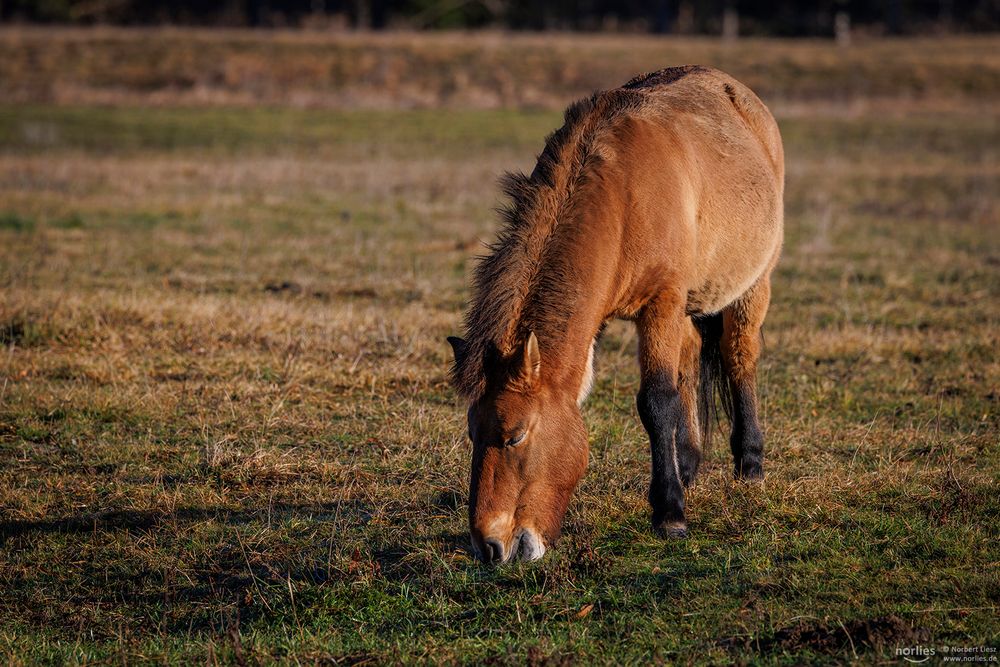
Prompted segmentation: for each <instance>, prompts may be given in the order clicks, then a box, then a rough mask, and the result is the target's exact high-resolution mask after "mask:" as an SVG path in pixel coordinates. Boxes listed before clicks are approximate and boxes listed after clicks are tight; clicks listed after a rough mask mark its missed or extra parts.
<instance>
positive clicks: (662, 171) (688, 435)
mask: <svg viewBox="0 0 1000 667" xmlns="http://www.w3.org/2000/svg"><path fill="white" fill-rule="evenodd" d="M783 184H784V157H783V154H782V146H781V137H780V135H779V133H778V128H777V125H776V124H775V122H774V119H773V117H772V116H771V114H770V113H769V112H768V110H767V108H766V107H765V106H764V104H763V103H762V102H761V101H760V100H759V99H758V98H757V97H756V95H754V94H753V93H752V92H751V91H750V90H749V89H748V88H746V87H745V86H743V85H742V84H740V83H739V82H737V81H735V80H734V79H732V78H731V77H729V76H727V75H726V74H723V73H722V72H719V71H717V70H714V69H711V68H707V67H696V66H689V67H676V68H670V69H665V70H661V71H659V72H655V73H653V74H647V75H644V76H640V77H637V78H635V79H633V80H632V81H629V82H628V83H627V84H625V85H624V86H622V87H621V88H616V89H614V90H610V91H606V92H602V93H598V94H595V95H594V96H592V97H590V98H589V99H586V100H583V101H580V102H577V103H576V104H574V105H572V106H571V107H569V109H567V111H566V116H565V124H564V125H563V126H562V128H560V129H559V130H557V131H556V132H555V133H553V134H552V135H551V136H550V137H548V139H547V141H546V144H545V149H544V151H543V152H542V154H541V156H540V157H539V158H538V163H537V165H536V166H535V169H534V171H533V172H532V173H531V176H525V175H523V174H513V175H510V174H509V175H507V176H505V179H504V190H505V192H506V194H507V195H509V197H510V199H511V203H510V204H509V206H508V207H507V209H506V210H505V212H504V218H505V225H504V227H503V229H502V230H501V232H500V235H499V238H498V239H497V241H496V242H495V243H494V244H493V245H492V246H491V248H490V249H491V252H490V254H489V255H488V256H487V257H484V258H482V260H481V262H480V263H479V265H478V268H477V269H476V272H475V280H474V285H473V298H472V302H471V304H470V308H469V311H468V313H467V315H466V318H465V330H466V337H465V339H464V340H463V339H461V338H449V339H448V340H449V342H450V343H451V345H452V348H453V350H454V353H455V365H454V367H453V369H452V379H453V382H454V385H455V386H456V388H457V389H458V391H459V392H460V393H461V394H462V395H463V396H464V397H465V398H466V399H467V400H468V401H469V411H468V420H469V437H470V438H471V440H472V445H473V454H472V479H471V489H470V493H469V522H470V525H471V533H472V543H473V547H474V549H475V550H476V552H477V554H478V555H479V556H480V557H481V558H482V559H483V560H485V561H491V562H495V561H507V560H511V559H513V558H517V557H520V558H523V559H526V560H530V559H535V558H539V557H541V556H542V555H543V554H544V553H545V549H546V547H547V546H551V545H552V544H553V543H554V542H555V540H556V539H557V538H558V536H559V533H560V526H561V524H562V519H563V515H564V514H565V512H566V506H567V504H568V503H569V498H570V496H571V495H572V493H573V489H574V488H575V487H576V485H577V482H578V481H579V480H580V478H581V477H582V476H583V473H584V470H585V468H586V466H587V455H588V444H587V431H586V428H585V427H584V424H583V419H582V417H581V414H580V405H581V403H582V402H583V400H584V399H585V398H586V396H587V392H588V391H589V389H590V385H591V382H592V379H593V357H594V346H595V340H596V336H597V334H598V333H599V332H600V330H601V328H602V327H603V325H604V323H605V321H607V320H608V319H610V318H621V319H627V320H632V321H633V322H635V326H636V329H637V331H638V337H639V365H640V370H641V377H642V381H641V387H640V389H639V394H638V397H637V405H638V410H639V416H640V417H641V419H642V424H643V426H644V427H645V428H646V431H647V432H648V434H649V441H650V448H651V452H652V482H651V484H650V487H649V502H650V504H651V505H652V510H653V513H652V520H653V527H654V528H655V529H656V530H657V531H659V532H661V533H662V534H664V535H667V536H675V537H683V536H684V535H686V532H687V524H686V521H685V517H684V486H686V485H687V484H689V483H690V482H691V480H692V479H693V478H694V475H695V473H696V471H697V469H698V462H699V459H700V452H699V441H700V439H701V435H702V432H703V429H704V427H705V425H707V423H708V419H709V416H710V415H709V407H710V406H712V405H713V404H714V391H715V390H714V389H713V385H716V384H717V385H718V390H719V393H720V395H721V396H722V397H723V403H724V405H725V407H726V408H727V412H729V413H730V414H731V416H732V422H733V429H732V434H731V437H730V444H731V447H732V453H733V458H734V461H735V471H736V476H737V477H741V478H759V477H761V476H762V475H763V469H762V463H763V437H762V434H761V429H760V424H759V421H758V418H757V398H756V390H755V387H754V382H755V374H756V368H757V359H758V356H759V353H760V328H761V325H762V323H763V321H764V315H765V313H766V311H767V307H768V301H769V297H770V274H771V270H772V269H773V268H774V265H775V263H776V262H777V260H778V255H779V253H780V249H781V243H782V229H783V214H782V194H783V189H784V186H783ZM720 361H721V363H719V362H720ZM716 364H717V365H718V368H719V371H720V372H719V373H717V374H716V377H715V380H712V377H711V376H712V370H713V367H714V366H715V365H716ZM699 385H700V386H699Z"/></svg>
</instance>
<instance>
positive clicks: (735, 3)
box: [0, 0, 1000, 36]
mask: <svg viewBox="0 0 1000 667" xmlns="http://www.w3.org/2000/svg"><path fill="white" fill-rule="evenodd" d="M0 21H3V22H5V23H72V24H83V25H92V24H112V25H160V24H174V25H204V26H249V27H313V28H342V29H373V30H380V29H385V28H410V29H448V28H451V29H474V28H486V27H497V28H509V29H519V30H577V31H618V32H655V33H674V34H727V35H729V36H735V35H737V34H739V35H777V36H819V35H832V34H834V32H837V31H840V30H842V29H843V27H844V26H847V25H849V26H851V27H852V28H853V29H861V30H864V31H869V32H876V33H889V34H913V33H933V32H947V31H963V32H966V31H991V30H997V29H998V28H1000V0H875V1H873V2H862V1H861V0H818V1H816V2H795V1H792V0H697V1H696V0H647V1H645V2H643V1H641V0H615V1H612V0H549V1H548V2H537V1H531V0H222V1H217V2H211V1H209V0H141V1H140V0H0Z"/></svg>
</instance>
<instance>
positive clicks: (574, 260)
mask: <svg viewBox="0 0 1000 667" xmlns="http://www.w3.org/2000/svg"><path fill="white" fill-rule="evenodd" d="M577 210H583V209H582V208H581V207H577ZM586 210H587V213H586V214H585V215H579V216H575V219H573V220H572V221H568V222H564V223H562V224H561V225H560V228H559V232H560V234H559V236H560V238H558V239H554V240H555V241H556V242H558V243H559V246H558V247H559V248H560V252H559V253H558V256H557V257H556V258H554V259H551V260H550V261H549V262H546V263H544V264H543V266H542V268H541V271H542V272H543V275H542V279H543V281H548V282H561V283H563V284H562V285H561V287H562V288H563V289H558V288H557V289H549V290H544V291H543V292H542V294H541V298H539V299H538V300H537V301H536V302H535V303H534V304H533V307H532V309H531V310H532V311H533V312H534V314H535V315H536V318H537V321H540V322H541V323H542V324H543V326H542V327H541V329H542V330H541V331H540V332H539V331H538V330H536V335H538V336H539V341H540V343H541V345H542V347H543V359H542V364H543V368H545V369H546V370H545V371H543V376H544V377H545V378H546V380H547V382H548V383H549V385H550V386H552V387H553V388H555V389H558V390H559V391H564V392H572V393H573V395H574V396H577V395H578V394H580V393H582V392H581V390H582V389H584V388H585V387H586V388H589V383H590V380H591V377H592V371H593V369H592V363H593V356H592V355H593V347H594V339H595V337H596V336H597V333H598V332H599V331H600V328H601V326H602V325H603V323H604V321H605V319H606V315H607V313H606V312H604V311H605V307H606V304H607V303H608V295H609V293H610V291H611V289H612V285H613V280H614V273H615V271H614V267H616V266H617V262H618V247H619V244H618V243H617V242H614V239H612V238H609V233H608V231H609V228H608V226H607V225H605V224H604V222H603V218H604V217H605V215H606V213H605V212H603V211H602V210H601V209H600V208H596V207H594V208H592V207H587V208H586ZM611 236H612V237H613V236H614V235H613V234H612V235H611ZM544 272H550V274H551V275H554V276H562V277H564V278H565V279H564V280H562V281H557V280H555V279H554V278H548V277H547V276H546V275H544ZM583 393H585V392H583Z"/></svg>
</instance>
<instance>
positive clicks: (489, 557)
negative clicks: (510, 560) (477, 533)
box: [483, 539, 503, 563]
mask: <svg viewBox="0 0 1000 667" xmlns="http://www.w3.org/2000/svg"><path fill="white" fill-rule="evenodd" d="M483 555H485V556H486V562H487V563H495V562H497V561H499V560H501V559H502V558H503V545H502V544H500V542H499V541H498V540H493V539H489V540H486V553H485V554H483Z"/></svg>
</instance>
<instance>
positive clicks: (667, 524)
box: [656, 521, 688, 540]
mask: <svg viewBox="0 0 1000 667" xmlns="http://www.w3.org/2000/svg"><path fill="white" fill-rule="evenodd" d="M656 532H657V534H659V536H660V537H663V538H666V539H668V540H683V539H684V538H686V537H687V536H688V529H687V524H685V523H684V522H683V521H664V522H663V523H661V524H660V525H658V526H657V527H656Z"/></svg>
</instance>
